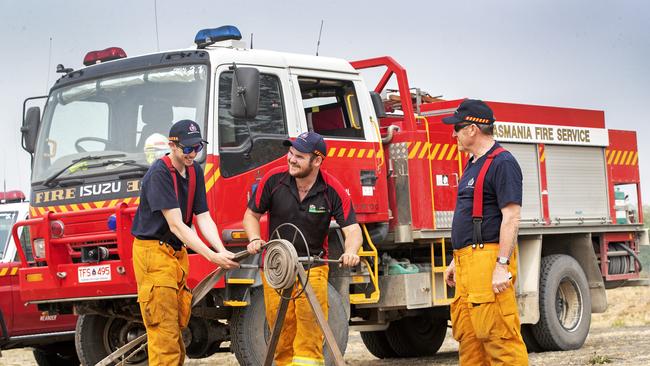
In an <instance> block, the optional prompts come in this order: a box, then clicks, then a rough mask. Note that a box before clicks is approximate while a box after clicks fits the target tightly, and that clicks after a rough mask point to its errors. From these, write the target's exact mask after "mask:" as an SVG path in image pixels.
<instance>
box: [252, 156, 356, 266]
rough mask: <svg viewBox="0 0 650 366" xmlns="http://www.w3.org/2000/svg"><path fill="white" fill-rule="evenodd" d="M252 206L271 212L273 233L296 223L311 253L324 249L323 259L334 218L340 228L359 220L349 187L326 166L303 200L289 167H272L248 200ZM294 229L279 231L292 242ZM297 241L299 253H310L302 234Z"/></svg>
mask: <svg viewBox="0 0 650 366" xmlns="http://www.w3.org/2000/svg"><path fill="white" fill-rule="evenodd" d="M248 208H250V209H251V210H252V211H253V212H256V213H259V214H263V213H265V212H267V211H268V212H269V235H271V234H272V233H273V232H274V231H275V229H276V228H277V227H278V226H279V225H281V224H283V223H286V222H288V223H292V224H294V225H296V226H297V227H298V228H299V229H300V231H302V233H303V235H304V236H305V239H306V240H307V243H308V245H309V254H311V255H318V254H319V253H320V252H321V251H322V252H323V258H327V233H328V232H329V226H330V221H331V220H332V218H334V219H335V220H336V222H337V223H338V224H339V226H340V227H346V226H349V225H352V224H356V223H357V220H356V215H355V213H354V208H353V207H352V200H351V199H350V196H349V195H348V194H347V192H346V191H345V188H343V185H342V184H341V183H340V182H339V181H338V179H336V178H335V177H334V176H332V175H330V174H329V173H327V172H325V171H324V170H322V169H321V170H320V173H319V174H318V178H317V179H316V182H314V185H313V186H312V187H311V189H310V190H309V193H307V195H306V196H305V198H304V199H303V200H302V202H301V201H300V196H299V195H298V187H297V186H296V179H295V178H294V177H292V176H291V175H290V174H289V171H288V167H287V166H284V167H279V168H275V169H272V170H270V171H269V172H267V173H266V174H265V175H264V177H263V178H262V180H261V181H260V183H259V184H258V186H257V189H256V190H255V194H254V195H253V196H252V197H251V198H250V200H249V201H248ZM294 231H295V230H294V229H293V228H291V227H283V228H281V229H280V230H279V233H280V237H281V238H282V239H286V240H289V241H292V240H293V234H294ZM270 239H275V237H271V238H270ZM293 243H294V245H295V247H296V251H297V252H298V256H306V255H307V250H306V249H305V244H304V243H303V241H302V239H301V238H300V237H298V238H296V239H295V240H294V241H293Z"/></svg>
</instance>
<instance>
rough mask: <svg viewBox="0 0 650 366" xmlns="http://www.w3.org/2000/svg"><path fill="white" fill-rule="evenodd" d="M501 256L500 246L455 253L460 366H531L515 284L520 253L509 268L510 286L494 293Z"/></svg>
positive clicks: (454, 313) (455, 314)
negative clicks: (523, 337)
mask: <svg viewBox="0 0 650 366" xmlns="http://www.w3.org/2000/svg"><path fill="white" fill-rule="evenodd" d="M498 253H499V245H498V244H493V243H491V244H485V245H484V246H483V248H481V247H480V246H479V245H476V246H472V245H470V246H467V247H465V248H463V249H460V250H455V251H454V262H455V264H456V292H455V297H454V301H453V303H452V304H451V323H452V333H453V336H454V339H456V340H457V341H458V342H459V344H460V348H459V352H458V353H459V358H460V365H466V366H476V365H528V353H527V352H526V345H525V344H524V342H523V340H522V338H521V330H520V322H519V313H518V311H517V299H516V297H515V290H514V286H513V285H512V284H514V282H515V280H516V278H517V251H516V250H515V253H514V254H513V256H512V258H510V265H509V266H508V270H509V271H510V273H511V274H512V284H511V286H510V287H508V288H507V289H506V290H505V291H503V292H501V293H498V294H495V293H494V291H493V289H492V272H493V271H494V267H495V266H496V258H497V256H498Z"/></svg>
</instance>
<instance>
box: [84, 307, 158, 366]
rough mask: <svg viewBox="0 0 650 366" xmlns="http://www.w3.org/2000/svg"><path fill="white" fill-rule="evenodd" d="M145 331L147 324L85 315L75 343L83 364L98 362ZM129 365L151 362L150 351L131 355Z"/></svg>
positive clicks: (89, 364) (86, 365)
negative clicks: (148, 356)
mask: <svg viewBox="0 0 650 366" xmlns="http://www.w3.org/2000/svg"><path fill="white" fill-rule="evenodd" d="M144 332H145V329H144V326H143V325H142V324H139V323H135V322H129V321H127V320H125V319H120V318H107V317H104V316H101V315H94V314H87V315H81V316H79V318H78V319H77V329H76V331H75V338H74V342H75V345H76V347H77V354H78V355H79V360H80V361H81V364H82V365H83V366H91V365H95V364H96V363H98V362H99V361H101V360H103V359H104V358H105V357H106V356H108V355H109V354H111V353H113V352H114V351H116V350H117V349H118V348H120V347H122V346H123V345H125V344H127V343H128V342H130V341H131V340H133V339H135V338H137V337H138V336H140V335H141V334H143V333H144ZM126 364H127V365H131V366H136V365H137V366H140V365H146V364H147V353H146V350H144V351H140V352H138V353H137V354H136V355H134V356H133V357H131V358H130V359H129V360H128V361H127V362H126Z"/></svg>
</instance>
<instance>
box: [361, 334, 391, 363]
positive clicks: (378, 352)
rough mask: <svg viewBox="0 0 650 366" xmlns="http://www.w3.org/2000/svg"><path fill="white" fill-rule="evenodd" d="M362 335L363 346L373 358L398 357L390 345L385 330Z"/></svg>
mask: <svg viewBox="0 0 650 366" xmlns="http://www.w3.org/2000/svg"><path fill="white" fill-rule="evenodd" d="M360 333H361V340H362V341H363V344H364V345H365V346H366V348H367V349H368V351H370V353H372V355H373V356H375V357H377V358H394V357H397V356H398V355H397V352H395V351H394V350H393V347H391V345H390V343H388V338H387V337H386V331H385V330H379V331H375V332H360Z"/></svg>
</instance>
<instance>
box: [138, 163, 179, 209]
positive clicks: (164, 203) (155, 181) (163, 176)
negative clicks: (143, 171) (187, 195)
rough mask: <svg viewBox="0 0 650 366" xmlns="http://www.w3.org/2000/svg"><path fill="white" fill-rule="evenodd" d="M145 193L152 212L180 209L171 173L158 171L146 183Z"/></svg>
mask: <svg viewBox="0 0 650 366" xmlns="http://www.w3.org/2000/svg"><path fill="white" fill-rule="evenodd" d="M143 191H144V193H145V195H146V197H147V202H149V206H150V207H151V211H160V210H165V209H172V208H179V205H178V198H177V197H176V191H175V190H174V181H173V180H172V176H171V174H170V173H169V171H166V170H163V169H156V170H155V171H154V172H152V174H151V175H150V176H149V180H148V181H147V182H145V187H144V188H143Z"/></svg>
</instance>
